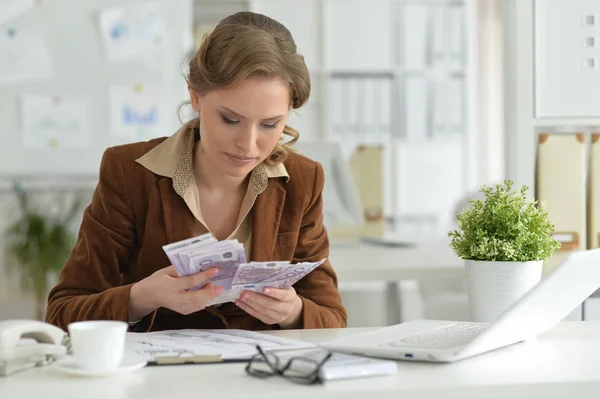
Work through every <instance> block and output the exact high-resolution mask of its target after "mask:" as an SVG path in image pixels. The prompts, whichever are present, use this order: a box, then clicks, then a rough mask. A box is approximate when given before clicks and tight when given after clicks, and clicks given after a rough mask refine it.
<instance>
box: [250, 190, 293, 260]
mask: <svg viewBox="0 0 600 399" xmlns="http://www.w3.org/2000/svg"><path fill="white" fill-rule="evenodd" d="M285 194H286V192H285V189H284V188H283V187H282V186H281V183H279V182H278V181H276V180H274V179H269V183H268V185H267V188H266V189H265V191H263V192H262V193H261V194H260V195H259V196H258V197H257V198H256V202H255V203H254V209H253V215H252V245H251V248H252V253H251V254H250V255H251V257H252V260H254V261H257V262H266V261H269V260H273V259H271V257H272V256H273V250H274V249H275V242H276V240H277V234H278V233H279V223H280V222H281V214H282V213H283V205H284V203H285Z"/></svg>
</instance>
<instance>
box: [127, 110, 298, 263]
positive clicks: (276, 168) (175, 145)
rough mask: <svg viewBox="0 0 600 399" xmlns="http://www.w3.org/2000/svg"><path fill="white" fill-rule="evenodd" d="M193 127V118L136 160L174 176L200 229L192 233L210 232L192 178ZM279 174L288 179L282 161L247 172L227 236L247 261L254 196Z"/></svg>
mask: <svg viewBox="0 0 600 399" xmlns="http://www.w3.org/2000/svg"><path fill="white" fill-rule="evenodd" d="M196 126H197V123H196V122H195V121H191V122H188V123H186V124H185V125H184V126H182V127H181V129H179V130H178V131H177V132H176V133H175V134H173V135H172V136H170V137H169V138H167V139H166V140H165V141H163V142H162V143H160V144H159V145H157V146H156V147H154V148H153V149H152V150H150V151H149V152H147V153H146V154H144V155H143V156H142V157H140V158H138V159H137V160H136V161H137V162H138V163H139V164H141V165H142V166H144V167H145V168H146V169H148V170H150V171H151V172H153V173H156V174H158V175H161V176H165V177H169V178H172V179H173V188H174V189H175V192H177V194H179V195H180V196H181V198H183V200H184V201H185V203H186V205H187V206H188V208H189V209H190V211H191V212H192V214H193V215H194V217H195V218H196V219H197V220H198V221H199V222H200V223H201V226H202V230H201V231H197V232H194V234H195V235H200V234H205V233H208V232H210V229H209V228H208V227H207V226H206V222H205V221H204V218H203V216H202V209H201V208H200V196H199V194H198V186H197V185H196V179H195V177H194V168H193V165H194V157H197V156H199V155H200V151H199V146H198V145H196V143H197V141H198V138H199V132H198V128H197V127H196ZM278 177H284V178H285V179H286V182H287V181H289V179H290V176H289V175H288V173H287V170H286V169H285V166H283V164H282V163H280V164H277V165H267V164H265V163H262V164H260V165H258V166H256V167H255V168H254V169H253V170H252V172H251V174H250V182H249V184H248V189H247V191H246V194H245V196H244V200H243V202H242V206H241V208H240V211H239V214H238V217H237V222H236V227H235V229H234V230H233V232H232V233H231V234H230V235H229V237H228V239H237V240H238V241H239V242H241V243H242V244H243V245H244V249H245V251H246V258H247V259H248V260H250V247H251V243H252V213H251V212H250V210H251V209H252V206H253V205H254V202H255V201H256V198H257V197H258V196H259V195H260V194H261V193H262V192H263V191H264V190H265V189H266V188H267V183H268V179H270V178H278ZM211 234H212V232H211Z"/></svg>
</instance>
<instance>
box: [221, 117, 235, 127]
mask: <svg viewBox="0 0 600 399" xmlns="http://www.w3.org/2000/svg"><path fill="white" fill-rule="evenodd" d="M221 119H223V122H225V123H227V124H228V125H237V124H238V123H240V121H234V120H232V119H229V118H228V117H226V116H223V115H221Z"/></svg>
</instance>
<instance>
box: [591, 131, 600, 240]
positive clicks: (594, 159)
mask: <svg viewBox="0 0 600 399" xmlns="http://www.w3.org/2000/svg"><path fill="white" fill-rule="evenodd" d="M589 177H590V178H589V182H590V188H589V200H588V227H589V230H588V248H590V249H592V248H598V247H600V133H593V134H592V143H591V148H590V170H589Z"/></svg>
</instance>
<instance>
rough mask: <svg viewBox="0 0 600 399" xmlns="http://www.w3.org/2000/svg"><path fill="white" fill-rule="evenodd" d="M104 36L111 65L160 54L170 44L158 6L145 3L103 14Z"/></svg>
mask: <svg viewBox="0 0 600 399" xmlns="http://www.w3.org/2000/svg"><path fill="white" fill-rule="evenodd" d="M100 33H101V35H102V40H103V42H104V47H105V50H106V54H107V57H108V59H109V60H110V61H111V62H117V61H124V60H131V59H136V58H139V57H145V56H148V55H149V54H152V53H155V52H156V51H159V50H160V49H161V48H162V46H163V44H164V43H165V40H166V37H165V36H166V29H165V23H164V20H163V17H162V12H161V8H160V5H159V4H158V3H144V4H139V5H135V6H131V7H118V8H111V9H107V10H104V11H102V13H101V15H100Z"/></svg>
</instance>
